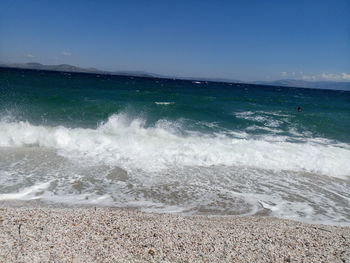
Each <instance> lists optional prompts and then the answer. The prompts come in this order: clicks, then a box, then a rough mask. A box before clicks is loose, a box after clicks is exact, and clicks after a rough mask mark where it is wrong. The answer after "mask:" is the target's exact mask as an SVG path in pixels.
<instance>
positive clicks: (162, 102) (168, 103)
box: [155, 101, 175, 105]
mask: <svg viewBox="0 0 350 263" xmlns="http://www.w3.org/2000/svg"><path fill="white" fill-rule="evenodd" d="M155 104H157V105H173V104H175V102H167V101H156V102H155Z"/></svg>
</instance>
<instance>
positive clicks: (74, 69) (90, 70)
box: [0, 62, 158, 77]
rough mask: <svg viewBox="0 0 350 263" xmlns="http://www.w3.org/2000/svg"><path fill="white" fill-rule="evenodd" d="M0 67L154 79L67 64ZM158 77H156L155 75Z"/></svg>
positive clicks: (27, 64) (126, 72)
mask: <svg viewBox="0 0 350 263" xmlns="http://www.w3.org/2000/svg"><path fill="white" fill-rule="evenodd" d="M0 67H7V68H23V69H36V70H50V71H62V72H81V73H95V74H110V75H122V76H135V77H136V76H137V77H155V76H156V75H155V74H154V75H153V74H150V73H147V72H143V71H115V72H113V71H103V70H99V69H96V68H80V67H76V66H72V65H68V64H60V65H43V64H40V63H36V62H31V63H23V64H22V63H15V64H0ZM157 76H158V75H157Z"/></svg>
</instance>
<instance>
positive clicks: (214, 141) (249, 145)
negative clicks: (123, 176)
mask: <svg viewBox="0 0 350 263" xmlns="http://www.w3.org/2000/svg"><path fill="white" fill-rule="evenodd" d="M249 117H250V115H249ZM242 134H244V133H242ZM242 134H241V135H242ZM270 137H271V136H270ZM270 137H268V136H265V137H264V136H260V137H258V138H253V137H248V136H232V135H229V134H227V133H224V132H222V133H215V134H204V133H200V132H194V131H186V128H185V127H181V125H179V124H178V123H176V122H171V121H167V120H159V121H158V122H156V124H155V125H153V126H151V127H147V126H146V121H145V120H144V119H141V118H134V119H131V118H129V117H128V115H127V114H114V115H112V116H111V117H110V118H109V119H108V120H107V121H106V122H105V123H102V124H100V125H99V126H98V127H97V128H96V129H88V128H67V127H64V126H56V127H48V126H36V125H33V124H30V123H29V122H16V121H13V120H12V121H6V120H3V121H1V122H0V146H2V147H30V146H39V147H48V148H53V149H55V150H57V152H58V153H59V154H60V155H62V156H64V157H68V158H82V157H84V158H88V159H89V160H91V161H94V162H102V163H104V164H108V165H118V166H120V167H124V168H128V169H142V170H145V171H147V172H152V171H160V170H163V169H167V168H172V169H173V168H176V167H184V166H204V167H209V166H215V165H225V166H238V167H252V168H258V169H269V170H276V171H283V170H290V171H297V172H310V173H318V174H323V175H328V176H334V177H341V178H345V177H348V176H350V162H349V160H350V147H349V145H347V144H342V145H340V144H335V143H333V144H329V142H325V140H326V139H324V141H323V139H318V140H315V139H312V138H310V139H305V141H304V142H298V143H297V142H291V141H288V140H286V139H285V138H282V137H281V138H279V137H273V139H271V138H270Z"/></svg>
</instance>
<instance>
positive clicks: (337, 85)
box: [0, 62, 350, 90]
mask: <svg viewBox="0 0 350 263" xmlns="http://www.w3.org/2000/svg"><path fill="white" fill-rule="evenodd" d="M0 67H7V68H23V69H35V70H50V71H62V72H81V73H94V74H110V75H119V76H134V77H147V78H166V79H167V78H169V79H174V78H175V79H183V80H192V81H213V82H227V83H246V84H256V85H268V86H282V87H299V88H312V89H333V90H350V82H336V81H305V80H296V79H281V80H275V81H252V82H244V81H241V80H238V79H223V78H200V77H199V78H181V77H171V76H164V75H159V74H153V73H148V72H144V71H103V70H99V69H96V68H81V67H76V66H72V65H68V64H60V65H43V64H40V63H36V62H31V63H15V64H0Z"/></svg>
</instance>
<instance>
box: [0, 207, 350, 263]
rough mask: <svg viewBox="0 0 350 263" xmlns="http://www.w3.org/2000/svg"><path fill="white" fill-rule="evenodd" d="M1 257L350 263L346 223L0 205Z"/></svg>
mask: <svg viewBox="0 0 350 263" xmlns="http://www.w3.org/2000/svg"><path fill="white" fill-rule="evenodd" d="M0 262H350V227H340V226H329V225H316V224H306V223H301V222H297V221H292V220H285V219H278V218H273V217H264V216H245V217H232V216H230V217H226V216H180V215H173V214H155V213H144V212H140V211H138V210H135V209H128V208H101V207H97V208H95V207H85V208H58V207H51V208H50V207H40V206H39V205H34V206H31V207H23V206H21V207H19V206H8V205H6V204H0Z"/></svg>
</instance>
